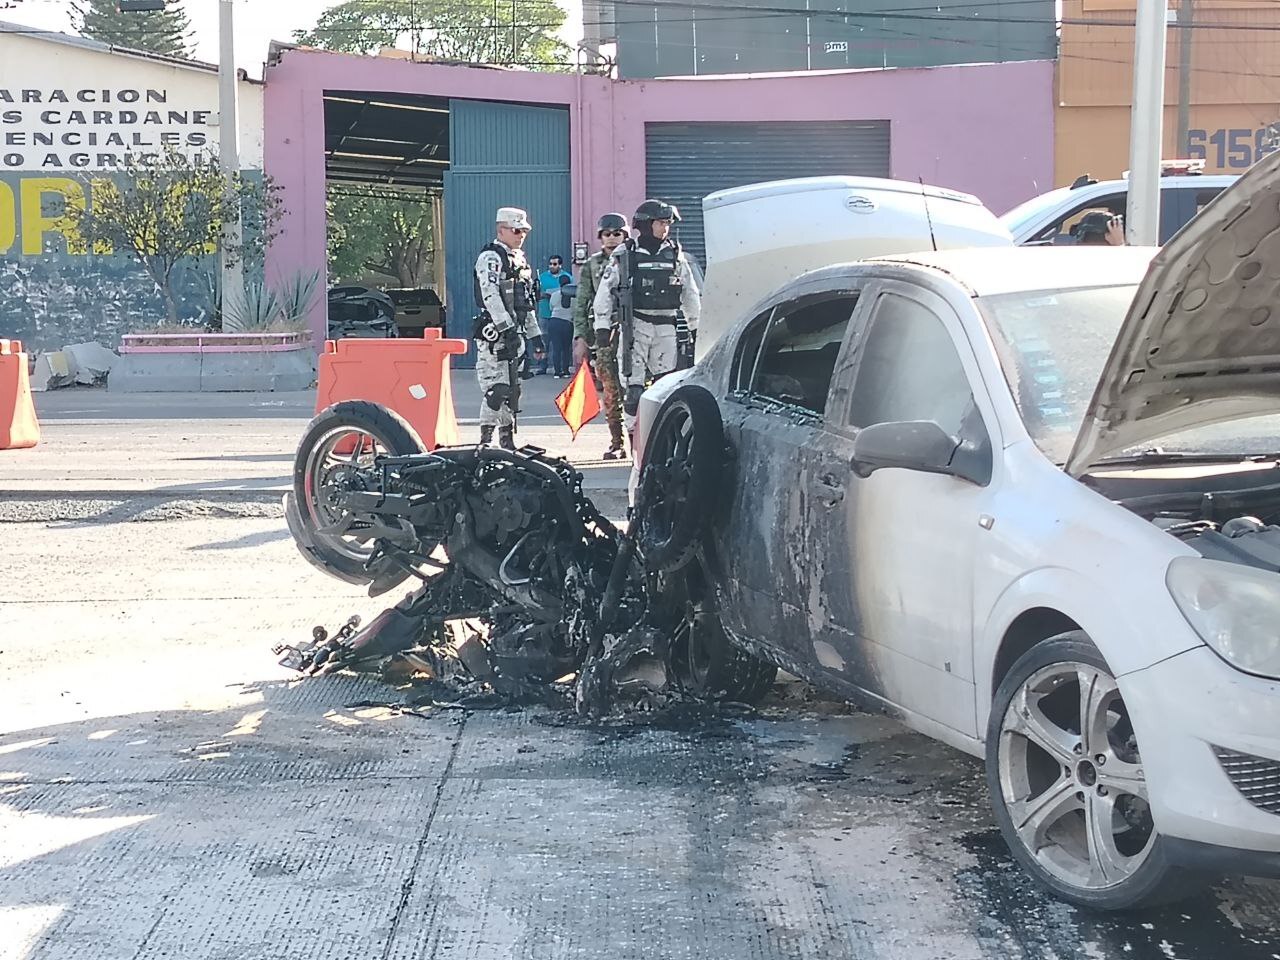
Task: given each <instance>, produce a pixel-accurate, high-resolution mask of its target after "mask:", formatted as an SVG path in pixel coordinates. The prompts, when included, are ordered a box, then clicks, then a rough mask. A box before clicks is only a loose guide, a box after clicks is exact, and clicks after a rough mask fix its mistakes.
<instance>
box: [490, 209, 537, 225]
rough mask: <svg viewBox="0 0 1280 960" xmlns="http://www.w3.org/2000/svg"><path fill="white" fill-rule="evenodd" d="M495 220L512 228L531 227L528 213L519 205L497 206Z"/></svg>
mask: <svg viewBox="0 0 1280 960" xmlns="http://www.w3.org/2000/svg"><path fill="white" fill-rule="evenodd" d="M495 222H496V223H499V224H501V225H502V226H504V227H511V228H512V229H514V230H532V229H533V224H532V223H530V222H529V215H528V214H527V213H525V212H524V211H523V210H521V209H520V208H519V207H499V208H498V217H497V220H496V221H495Z"/></svg>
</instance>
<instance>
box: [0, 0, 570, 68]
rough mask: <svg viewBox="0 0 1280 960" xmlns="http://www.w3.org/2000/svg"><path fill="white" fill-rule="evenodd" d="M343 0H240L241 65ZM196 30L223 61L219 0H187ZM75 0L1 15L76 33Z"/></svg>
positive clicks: (38, 3)
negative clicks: (219, 27)
mask: <svg viewBox="0 0 1280 960" xmlns="http://www.w3.org/2000/svg"><path fill="white" fill-rule="evenodd" d="M337 2H338V0H235V34H236V66H238V67H241V68H243V69H245V70H247V71H248V72H249V75H250V76H252V77H261V76H262V64H263V62H264V61H265V60H266V59H267V46H268V44H269V43H270V42H271V41H272V40H283V41H286V42H289V41H292V40H293V31H294V30H299V29H303V30H305V29H310V28H311V27H313V26H315V22H316V18H317V17H319V16H320V14H321V13H322V12H324V11H325V10H326V9H328V8H329V7H331V6H335V5H336V3H337ZM559 3H560V6H561V7H562V8H563V9H564V10H565V11H566V13H567V14H568V18H567V20H566V21H565V25H564V29H563V30H562V31H561V36H562V37H563V38H565V39H566V42H567V43H569V44H570V45H572V44H575V43H577V41H578V39H579V38H581V36H582V0H559ZM182 6H183V7H184V8H185V9H186V11H187V16H188V17H189V18H190V20H191V26H192V29H193V30H194V37H193V39H194V41H195V57H196V59H197V60H206V61H208V62H210V63H217V62H218V7H219V0H182ZM70 10H71V2H70V0H0V20H3V21H6V22H8V23H20V24H23V25H24V26H29V27H39V28H41V29H45V30H61V31H63V32H64V33H72V32H73V31H72V29H71V13H70Z"/></svg>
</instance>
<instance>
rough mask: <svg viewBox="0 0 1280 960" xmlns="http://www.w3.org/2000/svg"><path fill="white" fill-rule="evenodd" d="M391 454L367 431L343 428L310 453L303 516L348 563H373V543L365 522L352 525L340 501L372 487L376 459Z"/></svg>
mask: <svg viewBox="0 0 1280 960" xmlns="http://www.w3.org/2000/svg"><path fill="white" fill-rule="evenodd" d="M390 452H391V445H390V444H388V443H387V442H386V440H384V439H383V438H382V437H379V436H378V435H377V434H376V433H374V432H373V431H371V430H368V429H367V428H364V427H356V426H351V425H339V426H335V427H331V428H330V429H328V430H326V431H325V432H324V433H322V434H321V435H320V437H319V439H317V440H316V442H315V443H314V444H312V445H311V449H310V450H309V451H308V452H307V458H306V465H305V467H304V472H303V497H302V505H301V506H302V512H303V517H304V519H305V520H306V522H307V524H308V525H309V526H310V527H311V530H312V532H313V534H314V536H315V538H316V539H317V540H318V541H320V542H321V543H322V544H323V545H324V546H325V547H327V548H328V549H330V550H332V551H333V552H334V553H336V554H338V555H339V556H342V557H344V558H346V559H348V560H354V561H356V562H358V563H367V562H368V560H369V558H370V557H371V556H372V555H373V549H374V548H373V544H372V543H371V542H366V541H365V540H364V539H363V537H362V535H361V531H362V530H364V529H366V527H365V525H364V524H362V523H360V522H359V521H352V520H351V518H350V517H349V516H348V515H347V514H346V512H345V511H343V509H342V508H341V507H340V506H339V505H338V498H339V497H341V496H342V495H343V494H344V493H348V492H350V491H352V490H363V489H366V488H367V485H366V482H365V480H366V477H367V476H368V471H369V470H370V469H371V468H372V467H373V465H374V462H375V460H376V459H377V458H378V457H380V456H386V455H388V454H389V453H390Z"/></svg>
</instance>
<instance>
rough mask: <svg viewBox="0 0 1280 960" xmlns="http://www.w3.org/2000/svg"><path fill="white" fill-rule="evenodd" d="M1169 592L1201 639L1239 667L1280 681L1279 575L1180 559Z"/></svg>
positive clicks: (1172, 569)
mask: <svg viewBox="0 0 1280 960" xmlns="http://www.w3.org/2000/svg"><path fill="white" fill-rule="evenodd" d="M1165 582H1166V583H1167V584H1168V586H1169V593H1171V594H1172V595H1173V601H1174V603H1176V604H1177V605H1178V609H1179V610H1181V611H1182V615H1183V616H1184V617H1186V618H1187V622H1188V623H1190V624H1191V626H1192V628H1193V629H1194V630H1195V632H1196V633H1198V634H1199V635H1200V638H1201V639H1202V640H1204V642H1205V643H1207V644H1208V645H1209V646H1210V647H1211V648H1212V649H1213V650H1214V651H1215V652H1216V653H1217V654H1218V656H1220V657H1222V659H1223V660H1225V661H1227V663H1229V664H1231V665H1232V666H1233V667H1235V668H1236V669H1238V670H1244V671H1245V672H1246V673H1254V674H1257V675H1259V676H1263V677H1268V678H1271V679H1280V574H1276V573H1272V572H1270V571H1268V570H1258V569H1256V568H1254V567H1246V566H1243V565H1241V564H1238V563H1224V562H1222V561H1221V560H1206V559H1204V558H1201V557H1179V558H1178V559H1176V560H1174V561H1173V562H1172V563H1171V564H1169V572H1168V574H1167V575H1166V576H1165Z"/></svg>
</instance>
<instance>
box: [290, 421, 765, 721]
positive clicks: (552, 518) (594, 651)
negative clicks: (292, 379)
mask: <svg viewBox="0 0 1280 960" xmlns="http://www.w3.org/2000/svg"><path fill="white" fill-rule="evenodd" d="M286 516H287V518H288V523H289V528H290V530H291V532H292V533H293V536H294V539H295V540H296V542H297V545H298V548H299V549H300V551H301V552H302V554H303V555H304V556H305V557H306V558H307V559H308V560H309V561H310V562H311V563H312V564H314V565H315V566H316V567H318V568H319V569H321V570H323V571H325V572H326V573H328V574H330V575H332V576H335V577H337V578H339V579H341V580H345V581H347V582H349V583H356V584H367V585H368V588H369V593H370V595H371V596H377V595H379V594H382V593H385V592H387V591H388V590H391V589H394V588H395V587H397V586H399V585H400V584H402V583H404V582H405V581H406V580H410V579H412V580H414V581H416V582H417V585H416V588H415V589H413V590H412V592H410V593H409V594H408V595H407V596H406V597H405V598H404V599H403V600H402V601H401V602H400V603H398V604H396V605H395V606H393V607H391V608H389V609H387V610H384V611H383V612H382V613H381V614H380V615H379V616H378V617H376V618H375V619H374V620H373V621H372V622H371V623H370V624H369V625H368V626H366V627H364V628H363V629H361V628H360V626H359V622H358V621H354V620H353V621H350V622H348V623H347V624H346V625H345V626H344V627H343V628H342V630H340V631H338V632H337V634H335V635H334V636H332V637H331V636H329V635H328V634H327V632H325V631H324V630H323V628H317V630H316V632H315V634H314V636H313V639H312V640H311V642H309V643H304V644H299V645H296V646H287V647H281V648H279V649H278V652H280V653H283V654H285V657H284V659H283V660H282V661H281V662H282V663H285V664H287V665H289V666H292V667H295V668H297V669H300V670H302V671H303V672H306V673H327V672H331V671H334V670H337V669H341V668H343V667H348V666H351V665H353V664H356V663H359V662H362V661H364V662H369V661H378V660H382V659H384V658H388V657H393V656H400V657H404V658H407V659H408V661H409V662H410V663H411V664H413V665H415V666H417V667H418V668H419V669H421V670H422V671H424V672H425V673H427V674H428V675H431V676H435V677H457V676H459V675H461V676H463V677H466V678H468V679H470V680H474V681H477V682H483V683H484V684H487V685H488V686H489V687H491V688H492V690H494V691H496V692H498V693H499V694H501V695H503V696H505V697H507V698H511V699H516V698H521V697H525V696H528V695H529V694H530V693H535V692H536V691H537V690H538V689H539V688H542V689H545V687H546V685H549V684H553V683H555V682H557V681H565V682H567V681H569V680H570V678H571V682H572V690H573V692H574V698H575V701H576V705H577V707H578V709H579V710H580V711H583V712H592V713H599V712H601V711H603V710H605V709H607V708H608V706H609V705H610V703H611V702H613V701H614V700H616V699H617V698H619V697H622V698H624V699H625V698H633V699H634V698H642V699H652V698H654V697H655V696H657V697H661V696H670V695H679V693H680V692H686V691H687V692H693V693H695V694H709V693H713V692H714V691H712V690H710V689H703V687H704V686H705V684H704V683H703V681H705V679H706V671H705V662H706V661H707V659H708V651H712V652H713V653H714V651H716V650H718V649H720V648H721V647H723V646H724V643H725V641H724V638H723V634H722V633H720V632H719V630H718V624H717V623H716V622H715V620H714V617H713V616H710V615H709V614H708V611H707V609H706V607H707V604H708V597H707V596H706V591H705V590H704V589H702V587H701V585H700V584H701V580H700V578H699V577H698V576H697V573H696V565H693V564H687V563H682V564H681V565H679V566H680V569H678V570H669V569H668V570H646V568H645V565H644V563H643V558H642V556H641V551H640V550H639V549H637V536H636V535H635V532H634V531H633V532H631V533H627V534H624V533H622V532H621V531H620V530H619V529H618V528H617V527H616V526H614V525H613V524H612V523H611V522H609V521H608V520H607V519H605V518H604V517H603V516H601V515H600V513H599V512H598V511H597V509H596V508H595V506H594V505H593V504H592V502H591V501H590V500H589V499H588V498H587V497H586V496H585V495H584V493H583V488H582V475H581V474H580V473H579V472H578V471H577V470H576V469H574V467H573V466H572V465H571V464H569V463H568V462H567V461H565V460H563V459H559V458H554V457H550V456H547V455H546V453H545V452H544V451H543V450H540V449H538V448H536V447H524V448H523V449H521V450H518V451H507V450H502V449H498V448H489V447H448V448H440V449H437V450H435V451H432V452H430V453H427V452H424V451H423V449H422V444H421V441H420V440H419V439H418V437H417V436H416V434H415V433H414V431H413V430H412V428H411V427H409V425H408V424H407V423H405V421H404V420H402V419H401V418H400V417H398V416H397V415H396V414H394V413H392V412H391V411H389V410H387V409H385V408H383V407H381V406H378V405H377V404H373V403H368V402H364V401H345V402H342V403H339V404H336V405H334V406H333V407H330V408H329V409H327V410H325V411H324V412H322V413H321V414H320V415H318V416H317V417H316V419H315V420H313V421H312V423H311V424H310V425H309V427H308V429H307V431H306V433H305V435H304V436H303V439H302V442H301V444H300V446H299V449H298V454H297V458H296V461H295V467H294V489H293V492H292V494H291V495H289V496H287V497H286ZM639 528H640V527H639V525H637V526H636V528H635V530H638V529H639ZM681 536H682V539H685V540H688V539H690V538H691V536H692V534H691V533H690V532H685V533H683V534H682V535H681ZM668 552H670V551H668ZM684 552H685V554H686V555H687V554H688V553H689V551H688V550H685V551H684ZM699 670H701V671H702V674H701V675H700V674H699ZM770 675H771V674H770ZM673 680H674V681H675V682H674V684H673V682H672V681H673Z"/></svg>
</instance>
